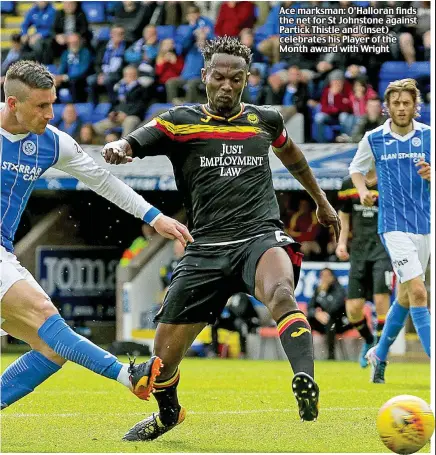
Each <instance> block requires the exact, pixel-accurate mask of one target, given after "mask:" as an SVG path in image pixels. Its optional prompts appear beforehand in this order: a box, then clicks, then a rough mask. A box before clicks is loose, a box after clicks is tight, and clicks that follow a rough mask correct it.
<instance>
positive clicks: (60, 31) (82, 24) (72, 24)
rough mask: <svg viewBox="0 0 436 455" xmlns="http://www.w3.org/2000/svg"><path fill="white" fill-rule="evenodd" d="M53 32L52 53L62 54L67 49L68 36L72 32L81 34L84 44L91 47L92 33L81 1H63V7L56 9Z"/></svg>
mask: <svg viewBox="0 0 436 455" xmlns="http://www.w3.org/2000/svg"><path fill="white" fill-rule="evenodd" d="M53 33H54V39H53V41H52V48H51V52H52V53H53V54H52V55H61V53H62V52H63V51H64V50H66V48H67V37H68V35H70V34H71V33H77V34H79V35H80V36H81V38H82V41H83V43H84V45H85V46H86V47H90V43H91V39H92V33H91V32H90V30H89V25H88V19H87V18H86V14H85V13H84V12H83V10H82V7H81V6H80V3H79V2H63V9H60V10H58V11H56V16H55V20H54V25H53Z"/></svg>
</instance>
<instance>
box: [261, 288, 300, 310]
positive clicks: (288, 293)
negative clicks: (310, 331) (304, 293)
mask: <svg viewBox="0 0 436 455" xmlns="http://www.w3.org/2000/svg"><path fill="white" fill-rule="evenodd" d="M267 300H268V303H269V305H268V306H269V307H271V306H272V307H289V309H297V304H296V302H295V298H294V287H293V286H292V285H291V283H277V284H276V285H275V286H274V287H273V289H272V291H271V293H270V294H269V295H267Z"/></svg>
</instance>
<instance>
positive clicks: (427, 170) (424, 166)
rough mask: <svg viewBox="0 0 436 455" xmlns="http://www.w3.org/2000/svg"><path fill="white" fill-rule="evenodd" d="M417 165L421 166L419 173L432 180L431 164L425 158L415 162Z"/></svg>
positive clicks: (425, 178)
mask: <svg viewBox="0 0 436 455" xmlns="http://www.w3.org/2000/svg"><path fill="white" fill-rule="evenodd" d="M415 166H416V167H420V169H419V170H418V174H419V175H420V176H421V177H422V178H423V179H424V180H428V181H430V179H431V166H430V164H428V163H426V162H425V161H424V160H421V161H419V162H418V163H416V164H415Z"/></svg>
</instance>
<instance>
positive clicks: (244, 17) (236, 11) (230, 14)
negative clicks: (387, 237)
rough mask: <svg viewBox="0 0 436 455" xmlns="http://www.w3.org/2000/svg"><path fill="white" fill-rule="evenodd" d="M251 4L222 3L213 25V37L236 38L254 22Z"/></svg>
mask: <svg viewBox="0 0 436 455" xmlns="http://www.w3.org/2000/svg"><path fill="white" fill-rule="evenodd" d="M254 8H255V5H254V3H253V2H222V3H221V7H220V9H219V12H218V16H217V18H216V23H215V35H217V36H224V35H227V36H238V35H239V34H240V33H241V31H242V30H243V29H244V28H249V29H251V28H253V26H254V23H255V21H256V18H255V15H254Z"/></svg>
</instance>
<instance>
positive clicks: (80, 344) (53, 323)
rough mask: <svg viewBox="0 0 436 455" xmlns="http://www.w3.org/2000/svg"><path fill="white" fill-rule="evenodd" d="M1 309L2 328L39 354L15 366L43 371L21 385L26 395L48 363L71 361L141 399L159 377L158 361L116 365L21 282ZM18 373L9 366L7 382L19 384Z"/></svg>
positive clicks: (42, 376) (48, 371) (43, 297)
mask: <svg viewBox="0 0 436 455" xmlns="http://www.w3.org/2000/svg"><path fill="white" fill-rule="evenodd" d="M1 310H2V318H3V319H4V320H5V322H4V323H3V325H2V328H4V330H5V331H7V332H8V333H10V334H11V335H12V336H14V337H15V338H17V339H20V340H23V341H25V342H26V343H28V344H29V345H30V346H31V347H32V349H33V350H34V351H37V352H38V353H39V354H41V355H35V354H32V355H30V357H26V358H25V359H24V361H22V362H19V363H18V364H17V365H20V366H23V365H27V367H29V368H30V369H32V370H35V371H36V370H40V371H42V370H44V371H43V372H41V374H40V375H39V376H38V375H36V376H35V378H36V379H35V380H34V382H32V383H30V382H29V384H28V385H27V386H24V387H25V388H27V390H28V391H29V392H30V391H31V390H33V389H32V387H33V388H34V387H36V386H37V385H38V384H40V383H41V381H42V380H45V379H46V378H47V377H49V376H50V375H51V374H52V373H53V371H52V370H53V369H55V367H54V366H53V365H51V362H50V361H54V362H55V363H57V364H59V365H62V364H63V363H64V362H65V361H66V360H71V361H72V362H75V363H78V364H79V365H82V366H84V367H85V368H88V369H89V370H91V371H94V372H95V373H98V374H100V375H102V376H105V377H107V378H110V379H115V380H117V381H118V382H120V383H121V384H124V385H125V386H126V387H128V388H129V389H130V390H131V391H132V392H133V393H134V394H135V395H137V396H138V397H140V398H141V399H148V398H149V396H150V395H151V392H152V389H153V383H154V380H155V379H156V377H157V375H158V374H159V369H160V366H161V362H160V359H157V358H152V359H150V360H149V361H148V362H146V363H144V364H141V365H136V366H135V365H129V364H123V363H121V362H119V361H118V359H117V358H116V357H115V356H114V355H112V354H110V353H109V352H107V351H105V350H104V349H101V348H100V347H98V346H97V345H95V344H94V343H92V342H90V341H89V340H87V339H86V338H84V337H83V336H81V335H78V334H77V333H75V332H74V331H73V330H72V329H71V328H70V327H69V325H68V324H67V323H66V322H65V321H64V319H63V318H62V317H61V316H60V315H59V313H58V311H57V309H56V308H55V306H54V305H53V303H52V302H51V300H50V299H49V298H48V297H47V295H46V294H45V293H43V291H42V289H41V290H38V289H35V288H34V287H33V286H31V285H29V283H28V282H26V281H25V280H19V281H17V282H16V283H14V284H13V285H12V286H11V287H10V288H9V289H8V291H7V292H6V294H5V295H4V296H3V298H2V301H1ZM44 357H45V358H44ZM41 365H44V368H43V367H42V366H41ZM18 370H19V368H15V367H13V366H11V367H10V370H9V372H8V376H7V381H8V382H10V381H12V380H13V377H17V381H20V382H22V379H20V376H18V375H17V373H18ZM38 378H39V379H38ZM2 380H3V378H2ZM4 380H5V381H6V378H5V379H4ZM38 381H39V382H38ZM23 392H24V389H23ZM27 393H28V392H27ZM22 396H24V395H22ZM17 397H18V398H17V399H19V398H20V397H19V396H18V395H17ZM15 401H16V400H15Z"/></svg>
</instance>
